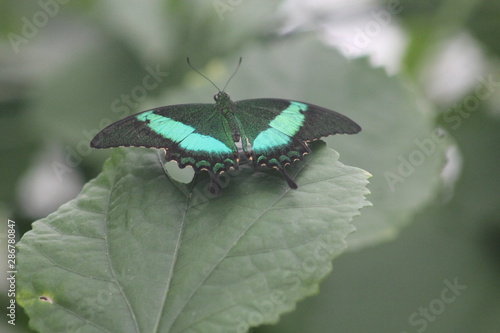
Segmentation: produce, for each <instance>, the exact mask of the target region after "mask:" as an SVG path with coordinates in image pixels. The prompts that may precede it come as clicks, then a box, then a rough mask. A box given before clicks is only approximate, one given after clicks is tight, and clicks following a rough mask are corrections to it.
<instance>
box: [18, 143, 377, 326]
mask: <svg viewBox="0 0 500 333" xmlns="http://www.w3.org/2000/svg"><path fill="white" fill-rule="evenodd" d="M337 159H338V154H337V153H336V152H335V151H333V150H330V149H328V148H326V147H325V145H324V144H318V145H315V147H314V152H313V153H312V154H311V155H309V156H308V157H307V158H306V160H305V161H304V162H301V163H299V164H298V165H296V166H295V167H294V168H293V169H292V170H291V173H290V174H291V175H293V176H296V178H295V179H296V181H297V183H298V185H299V189H298V190H290V189H289V188H288V186H287V184H286V182H285V181H284V180H283V179H282V178H281V176H279V174H278V173H277V172H274V171H272V170H269V171H262V172H255V171H253V170H251V169H250V168H243V170H241V171H240V172H239V174H238V175H233V176H231V177H228V178H226V180H228V182H227V184H225V188H224V189H223V190H222V195H221V196H219V197H216V198H212V199H209V198H208V192H207V191H206V187H207V185H208V179H207V178H203V177H201V178H200V177H199V178H198V179H197V182H196V185H195V186H192V187H191V188H189V187H188V186H187V185H184V184H180V183H175V184H174V183H173V182H172V181H171V180H170V179H169V178H168V177H167V176H166V175H165V173H164V170H163V167H162V165H161V163H160V162H159V159H158V156H157V155H156V153H155V152H154V151H151V150H145V149H128V150H120V149H118V150H115V151H114V153H113V156H112V158H111V159H110V160H108V161H107V162H106V164H105V167H104V170H103V172H102V173H101V174H100V175H99V176H98V177H97V178H96V179H94V180H93V181H91V182H90V183H88V184H87V185H86V186H85V187H84V189H83V190H82V193H81V194H80V195H79V196H78V197H77V198H76V199H74V200H73V201H70V202H69V203H67V204H65V205H63V206H62V207H61V208H60V209H59V210H58V211H57V212H55V213H53V214H51V215H50V216H48V217H47V218H45V219H42V220H40V221H37V222H35V223H34V224H33V230H32V231H30V232H28V233H26V234H25V235H24V237H23V238H22V240H21V241H20V242H19V244H18V249H19V255H18V272H19V275H18V289H19V293H18V302H19V304H21V305H22V306H23V307H24V308H25V310H26V312H27V313H28V315H29V316H30V318H31V320H30V325H31V326H32V327H33V328H35V329H37V330H39V331H40V332H124V333H126V332H185V331H197V332H222V331H236V330H239V331H245V330H246V329H247V328H248V327H250V326H256V325H260V324H262V323H274V322H276V321H277V320H278V318H279V316H280V315H281V314H282V313H283V312H285V311H290V310H292V309H293V308H294V306H295V303H296V302H297V301H298V300H300V299H302V298H304V297H305V296H307V295H310V294H312V293H315V292H316V291H317V290H318V283H319V281H320V280H321V279H322V278H324V277H325V276H326V275H327V274H328V273H329V272H330V271H331V260H332V259H333V258H334V257H336V256H337V255H339V254H340V253H341V252H342V251H343V250H344V249H345V247H346V241H345V240H346V237H347V235H348V234H349V233H350V232H352V231H353V229H354V228H353V226H352V224H351V220H352V218H353V217H354V216H355V215H358V210H359V209H360V208H361V207H363V206H366V205H368V204H369V203H368V202H367V201H366V199H365V197H364V196H365V195H366V194H367V193H368V190H367V189H366V187H365V186H366V184H367V178H368V177H369V174H368V173H367V172H365V171H363V170H361V169H357V168H354V167H349V166H345V165H343V164H342V163H340V162H338V161H337ZM186 194H187V195H186Z"/></svg>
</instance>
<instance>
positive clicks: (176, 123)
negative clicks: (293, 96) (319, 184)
mask: <svg viewBox="0 0 500 333" xmlns="http://www.w3.org/2000/svg"><path fill="white" fill-rule="evenodd" d="M188 63H189V59H188ZM240 63H241V58H240ZM191 67H192V66H191ZM193 69H194V68H193ZM195 70H196V69H195ZM197 72H198V71H197ZM198 73H199V72H198ZM235 73H236V71H235ZM200 74H201V73H200ZM201 75H203V74H201ZM203 76H204V75H203ZM233 76H234V74H233ZM233 76H231V78H232V77H233ZM204 77H205V76H204ZM231 78H230V79H229V80H228V83H229V81H230V80H231ZM209 81H210V80H209ZM210 82H212V81H210ZM212 84H213V83H212ZM214 86H215V84H214ZM226 86H227V83H226ZM216 88H217V86H216ZM217 89H218V88H217ZM224 89H225V87H224ZM224 89H222V90H220V89H218V90H219V92H218V93H217V94H216V95H215V96H214V100H215V104H180V105H170V106H162V107H158V108H155V109H151V110H147V111H144V112H140V113H138V114H135V115H132V116H129V117H127V118H124V119H122V120H119V121H117V122H115V123H113V124H111V125H109V126H108V127H106V128H104V129H103V130H102V131H101V132H99V133H98V134H97V135H96V136H95V137H94V138H93V140H92V141H91V143H90V146H91V147H93V148H111V147H120V146H125V147H130V146H132V147H147V148H157V149H164V150H165V160H166V161H176V162H177V163H178V165H179V167H181V168H184V167H186V166H191V167H192V168H193V169H194V171H195V172H200V171H202V170H205V171H207V172H208V173H209V175H210V178H211V189H212V191H213V192H214V193H215V194H217V193H219V191H220V185H219V175H220V174H221V173H223V172H227V171H229V170H231V169H238V163H239V153H238V148H237V146H236V143H237V142H241V145H242V149H243V152H244V153H245V154H246V156H247V157H248V158H249V159H250V160H252V161H253V163H254V164H255V166H267V167H271V168H274V169H276V170H278V171H279V172H280V173H281V174H282V175H283V177H284V178H285V179H286V181H287V182H288V185H289V186H290V188H292V189H296V188H297V184H296V183H295V182H294V181H293V180H292V179H291V177H290V176H289V175H288V173H287V171H286V169H285V166H286V165H287V164H291V163H292V162H294V161H297V160H302V159H303V156H304V155H305V154H306V153H309V152H310V149H309V147H308V145H307V142H309V141H313V140H317V139H319V138H321V137H325V136H328V135H333V134H355V133H358V132H359V131H360V130H361V127H360V126H359V125H358V124H356V123H355V122H354V121H352V120H351V119H349V118H348V117H346V116H344V115H342V114H340V113H337V112H335V111H332V110H329V109H325V108H323V107H320V106H317V105H313V104H310V103H305V102H300V101H294V100H286V99H276V98H262V99H248V100H242V101H237V102H233V101H232V100H231V98H230V97H229V95H228V94H227V93H226V92H224Z"/></svg>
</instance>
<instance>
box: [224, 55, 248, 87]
mask: <svg viewBox="0 0 500 333" xmlns="http://www.w3.org/2000/svg"><path fill="white" fill-rule="evenodd" d="M242 60H243V58H242V57H240V61H239V62H238V66H236V69H235V70H234V73H233V75H231V77H230V78H229V80H227V82H226V85H225V86H224V88H223V89H222V91H224V90H226V87H227V85H228V84H229V81H231V79H232V78H233V77H234V76H235V75H236V72H237V71H238V69H239V68H240V65H241V61H242Z"/></svg>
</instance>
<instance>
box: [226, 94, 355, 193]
mask: <svg viewBox="0 0 500 333" xmlns="http://www.w3.org/2000/svg"><path fill="white" fill-rule="evenodd" d="M236 117H237V119H238V121H239V123H240V127H241V134H242V138H244V139H243V140H244V141H245V139H246V140H247V141H248V143H249V144H250V145H251V148H250V151H249V152H248V153H249V155H250V156H251V158H252V160H253V161H254V163H255V164H256V165H265V166H268V167H273V168H275V169H278V170H279V171H280V172H281V173H282V174H283V176H284V177H285V178H286V179H287V181H288V183H289V185H290V187H292V188H296V186H297V185H296V184H295V183H294V182H293V181H292V180H291V179H290V177H289V176H288V175H287V174H286V170H285V168H284V166H285V165H287V164H290V163H292V162H293V161H295V160H301V159H302V158H303V155H304V154H306V153H308V152H309V151H310V150H309V147H308V146H307V144H306V142H308V141H312V140H315V139H319V138H321V137H324V136H328V135H332V134H354V133H357V132H359V131H360V130H361V128H360V127H359V125H357V124H356V123H355V122H354V121H352V120H351V119H349V118H347V117H346V116H344V115H341V114H339V113H337V112H334V111H331V110H328V109H325V108H322V107H319V106H316V105H313V104H309V103H304V102H298V101H290V100H284V99H270V98H269V99H268V98H265V99H250V100H243V101H238V102H236ZM243 146H244V147H245V142H244V144H243Z"/></svg>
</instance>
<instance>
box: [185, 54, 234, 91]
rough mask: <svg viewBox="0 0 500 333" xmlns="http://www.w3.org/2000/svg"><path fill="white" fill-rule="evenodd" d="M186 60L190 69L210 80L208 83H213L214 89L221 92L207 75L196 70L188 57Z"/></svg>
mask: <svg viewBox="0 0 500 333" xmlns="http://www.w3.org/2000/svg"><path fill="white" fill-rule="evenodd" d="M186 60H187V63H188V65H189V67H191V69H192V70H193V71H195V72H196V73H198V74H200V75H201V76H203V77H204V78H205V79H207V80H208V82H210V83H211V84H212V85H213V86H214V87H215V88H216V89H217V90H218V91H221V90H220V89H219V87H217V86H216V85H215V83H213V82H212V80H210V79H209V78H208V77H206V76H205V75H203V74H202V73H201V72H200V71H199V70H197V69H196V68H194V66H193V65H191V62H190V61H189V57H187V58H186ZM240 62H241V61H240ZM224 88H225V87H224Z"/></svg>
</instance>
